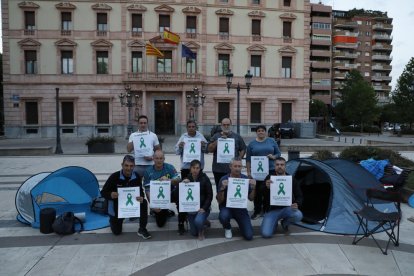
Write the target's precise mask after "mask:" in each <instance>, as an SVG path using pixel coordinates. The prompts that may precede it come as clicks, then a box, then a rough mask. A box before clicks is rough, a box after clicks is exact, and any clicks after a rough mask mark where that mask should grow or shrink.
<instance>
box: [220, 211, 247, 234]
mask: <svg viewBox="0 0 414 276" xmlns="http://www.w3.org/2000/svg"><path fill="white" fill-rule="evenodd" d="M232 218H233V219H235V220H236V222H237V224H238V225H239V228H240V232H241V234H242V236H243V238H245V239H246V240H248V241H249V240H251V239H253V226H252V222H251V220H250V217H249V213H248V212H247V209H238V208H227V207H221V208H220V213H219V220H220V223H221V224H222V225H223V228H224V229H231V224H230V220H231V219H232Z"/></svg>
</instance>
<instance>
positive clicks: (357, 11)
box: [347, 8, 387, 17]
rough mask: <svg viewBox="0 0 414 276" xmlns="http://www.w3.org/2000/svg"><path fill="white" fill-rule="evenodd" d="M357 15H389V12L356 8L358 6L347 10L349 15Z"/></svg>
mask: <svg viewBox="0 0 414 276" xmlns="http://www.w3.org/2000/svg"><path fill="white" fill-rule="evenodd" d="M357 15H361V16H370V17H387V12H382V11H373V10H364V9H356V8H354V9H352V10H350V11H348V12H347V16H348V17H354V16H357Z"/></svg>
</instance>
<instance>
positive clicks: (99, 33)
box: [96, 31, 107, 36]
mask: <svg viewBox="0 0 414 276" xmlns="http://www.w3.org/2000/svg"><path fill="white" fill-rule="evenodd" d="M106 34H107V31H96V36H106Z"/></svg>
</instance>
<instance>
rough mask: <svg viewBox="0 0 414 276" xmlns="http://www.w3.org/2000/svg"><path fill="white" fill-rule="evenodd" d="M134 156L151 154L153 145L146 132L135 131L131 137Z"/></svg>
mask: <svg viewBox="0 0 414 276" xmlns="http://www.w3.org/2000/svg"><path fill="white" fill-rule="evenodd" d="M132 141H133V143H134V154H135V157H144V156H152V154H153V145H152V142H151V137H150V135H149V133H148V132H142V133H136V135H135V136H134V137H133V138H132Z"/></svg>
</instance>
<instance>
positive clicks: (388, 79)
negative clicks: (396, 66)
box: [371, 76, 392, 82]
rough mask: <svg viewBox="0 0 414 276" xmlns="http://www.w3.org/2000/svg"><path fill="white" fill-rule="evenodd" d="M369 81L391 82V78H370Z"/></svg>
mask: <svg viewBox="0 0 414 276" xmlns="http://www.w3.org/2000/svg"><path fill="white" fill-rule="evenodd" d="M371 80H373V81H387V82H389V81H391V80H392V77H391V76H372V77H371Z"/></svg>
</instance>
